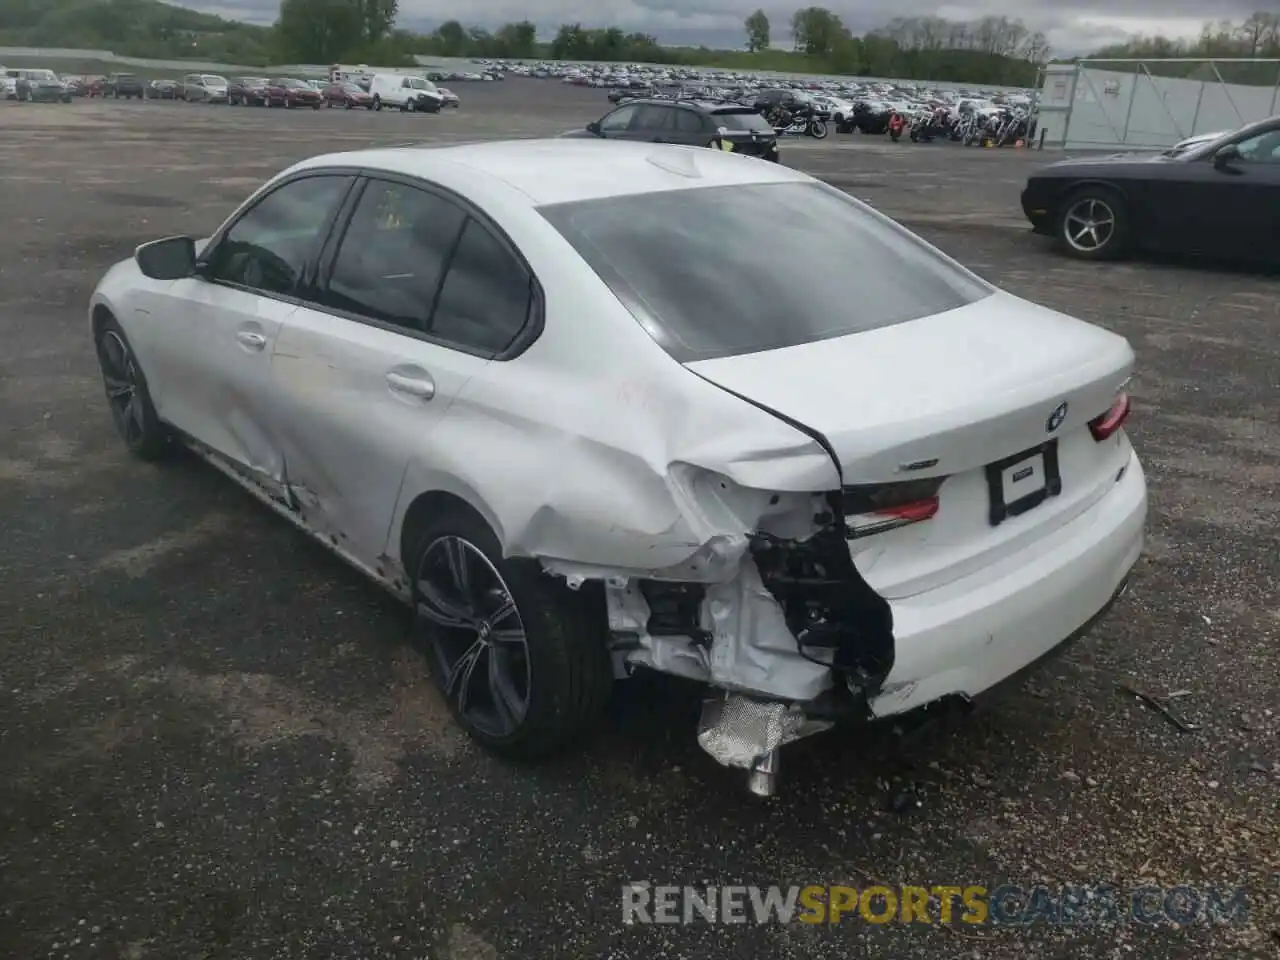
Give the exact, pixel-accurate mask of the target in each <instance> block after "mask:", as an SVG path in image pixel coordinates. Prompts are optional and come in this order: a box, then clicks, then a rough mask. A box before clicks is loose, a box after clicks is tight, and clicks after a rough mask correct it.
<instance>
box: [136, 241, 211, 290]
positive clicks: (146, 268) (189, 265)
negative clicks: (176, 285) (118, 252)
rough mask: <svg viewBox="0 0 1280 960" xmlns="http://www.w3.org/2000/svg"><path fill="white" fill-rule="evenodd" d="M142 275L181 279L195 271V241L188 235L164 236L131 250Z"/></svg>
mask: <svg viewBox="0 0 1280 960" xmlns="http://www.w3.org/2000/svg"><path fill="white" fill-rule="evenodd" d="M133 259H134V260H136V261H137V263H138V269H139V270H141V271H142V275H143V276H144V277H148V278H150V279H152V280H181V279H183V278H184V277H189V276H191V275H192V274H194V273H195V272H196V242H195V241H194V240H192V239H191V238H190V237H166V238H165V239H163V240H152V241H151V242H150V243H144V244H143V245H142V246H140V247H138V249H137V250H135V251H134V252H133Z"/></svg>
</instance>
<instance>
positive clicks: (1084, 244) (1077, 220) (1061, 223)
mask: <svg viewBox="0 0 1280 960" xmlns="http://www.w3.org/2000/svg"><path fill="white" fill-rule="evenodd" d="M1057 233H1058V239H1059V241H1060V242H1061V243H1062V245H1063V247H1064V248H1065V249H1066V251H1067V253H1069V254H1071V256H1073V257H1076V258H1077V259H1080V260H1114V259H1116V258H1118V257H1121V256H1123V255H1124V252H1125V249H1126V248H1127V246H1128V241H1129V212H1128V210H1127V209H1126V208H1125V205H1124V201H1123V200H1122V199H1121V198H1120V196H1119V195H1118V194H1116V193H1114V192H1113V191H1111V190H1108V189H1106V188H1105V187H1083V188H1081V189H1080V190H1077V191H1076V192H1075V193H1073V194H1071V195H1070V196H1069V197H1067V199H1066V201H1065V202H1064V203H1063V204H1062V208H1061V210H1060V212H1059V214H1058V231H1057Z"/></svg>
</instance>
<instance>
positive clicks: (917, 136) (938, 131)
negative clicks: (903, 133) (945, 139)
mask: <svg viewBox="0 0 1280 960" xmlns="http://www.w3.org/2000/svg"><path fill="white" fill-rule="evenodd" d="M946 132H947V115H946V111H944V110H935V111H934V112H932V113H922V114H920V115H918V116H916V117H913V118H912V119H911V123H910V125H909V127H908V133H907V135H908V136H909V137H910V138H911V142H912V143H921V142H923V143H932V142H933V141H934V138H935V137H938V136H941V135H943V134H945V133H946Z"/></svg>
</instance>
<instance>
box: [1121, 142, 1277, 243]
mask: <svg viewBox="0 0 1280 960" xmlns="http://www.w3.org/2000/svg"><path fill="white" fill-rule="evenodd" d="M1232 144H1233V145H1234V146H1235V148H1236V150H1237V151H1239V155H1238V157H1236V158H1233V159H1231V160H1228V161H1225V162H1222V163H1215V161H1214V158H1213V157H1212V156H1209V155H1206V156H1202V157H1199V158H1197V159H1181V160H1176V161H1173V162H1165V163H1152V164H1151V165H1150V169H1149V170H1144V171H1143V173H1144V174H1145V176H1144V177H1143V178H1142V179H1143V183H1142V184H1141V189H1142V191H1143V193H1144V195H1145V197H1146V202H1145V203H1144V204H1143V213H1144V215H1145V216H1144V219H1145V220H1146V225H1147V227H1148V231H1144V236H1143V241H1144V242H1145V243H1147V244H1148V245H1150V246H1152V247H1154V248H1157V249H1162V250H1169V251H1173V252H1179V253H1188V254H1192V255H1195V256H1205V257H1221V258H1227V259H1235V258H1239V259H1258V258H1259V257H1260V256H1261V257H1264V258H1265V257H1266V256H1267V255H1268V254H1267V251H1268V249H1270V250H1271V251H1272V253H1273V254H1274V252H1275V244H1276V242H1277V232H1276V231H1277V227H1276V223H1277V222H1278V218H1277V216H1276V210H1277V199H1276V198H1277V196H1278V194H1277V191H1280V180H1278V179H1277V172H1278V171H1280V158H1278V157H1277V156H1276V147H1277V146H1280V132H1277V131H1275V130H1271V131H1266V132H1263V133H1259V134H1254V135H1250V136H1247V137H1243V138H1241V139H1239V140H1235V141H1232Z"/></svg>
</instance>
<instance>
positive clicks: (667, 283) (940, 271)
mask: <svg viewBox="0 0 1280 960" xmlns="http://www.w3.org/2000/svg"><path fill="white" fill-rule="evenodd" d="M540 212H541V213H542V215H543V216H544V217H545V218H546V219H547V220H548V221H549V222H550V223H551V225H552V226H553V227H555V228H556V229H557V230H558V231H559V232H560V234H561V235H562V236H564V238H565V239H566V240H568V241H569V243H570V244H571V245H572V246H573V247H574V249H575V250H577V252H578V254H579V255H580V256H581V257H582V259H583V260H585V261H586V263H587V264H588V265H589V266H590V267H591V268H592V269H593V270H595V272H596V273H597V274H598V275H599V277H600V278H601V279H602V280H603V281H604V282H605V284H607V285H608V286H609V288H610V289H611V290H612V291H613V293H614V294H615V295H616V296H617V297H618V299H619V300H620V301H621V302H622V303H623V304H624V305H625V306H626V307H627V308H628V309H629V310H630V311H631V313H632V315H633V316H634V317H635V318H636V320H637V321H638V322H639V323H640V324H641V325H642V326H643V327H644V328H645V330H646V331H647V332H648V333H649V334H650V335H651V336H652V337H653V338H654V339H655V340H656V341H657V342H658V343H659V344H660V345H661V346H662V347H663V349H665V350H666V351H667V352H668V353H669V354H671V355H672V356H673V357H675V358H676V359H677V360H679V361H681V362H691V361H696V360H707V359H713V358H716V357H728V356H736V355H739V354H748V353H758V352H761V351H765V350H777V349H780V348H783V347H790V346H796V345H798V344H803V343H811V342H814V341H820V340H826V339H831V338H834V337H842V336H847V335H849V334H855V333H859V332H861V331H865V330H872V329H875V328H877V327H886V326H890V325H893V324H897V323H904V322H907V321H910V320H915V319H918V318H921V317H927V316H931V315H933V314H938V313H944V312H946V311H949V310H954V309H956V308H958V307H962V306H965V305H967V304H970V303H974V302H976V301H977V300H980V299H982V298H984V297H987V296H989V295H991V294H992V293H993V292H994V288H992V287H991V286H990V285H988V284H986V283H985V282H984V281H982V280H981V279H979V278H978V277H976V276H975V275H973V274H972V273H970V272H968V271H967V270H965V269H964V268H962V267H960V266H959V265H957V264H955V263H953V262H952V261H950V260H948V259H947V258H946V257H944V256H943V255H942V254H941V253H939V252H938V251H937V250H935V249H934V248H933V247H930V246H929V245H928V244H926V243H925V242H924V241H922V240H920V239H919V238H917V237H915V236H914V235H913V234H911V233H909V232H908V231H906V230H905V229H903V228H902V227H900V226H898V225H897V224H895V223H893V222H892V221H891V220H888V219H887V218H885V217H881V216H880V215H879V214H876V213H875V212H874V211H872V210H871V209H869V208H867V207H865V206H863V205H861V204H859V203H857V202H856V201H854V200H853V199H852V198H850V197H848V196H846V195H845V194H843V193H840V192H839V191H838V190H835V189H834V188H832V187H828V186H825V185H823V184H819V183H767V184H749V185H740V186H727V187H703V188H692V189H685V190H672V191H667V192H663V193H647V194H638V195H628V196H621V197H609V198H605V199H596V200H585V201H578V202H574V203H565V204H556V205H551V206H545V207H542V208H540ZM797 263H799V264H803V267H802V271H801V273H799V274H797V272H796V266H795V265H796V264H797ZM855 280H856V284H855V285H854V286H853V287H851V286H850V285H849V284H850V283H854V281H855ZM851 290H853V291H854V293H853V295H851V294H850V291H851Z"/></svg>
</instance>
